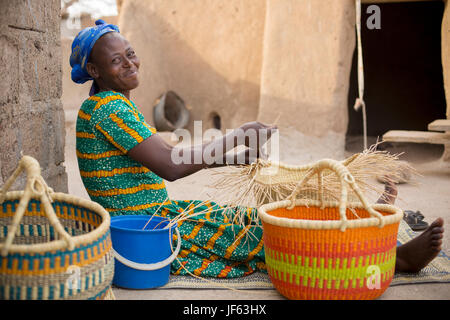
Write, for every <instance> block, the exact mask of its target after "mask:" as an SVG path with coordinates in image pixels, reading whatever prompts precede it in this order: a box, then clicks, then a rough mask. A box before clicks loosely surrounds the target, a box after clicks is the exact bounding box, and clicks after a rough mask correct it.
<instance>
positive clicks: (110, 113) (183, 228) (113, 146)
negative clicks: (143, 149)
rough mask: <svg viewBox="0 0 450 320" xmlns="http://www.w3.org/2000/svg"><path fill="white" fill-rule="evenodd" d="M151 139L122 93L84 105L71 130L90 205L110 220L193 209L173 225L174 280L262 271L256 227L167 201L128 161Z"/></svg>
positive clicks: (158, 183) (157, 181) (216, 211)
mask: <svg viewBox="0 0 450 320" xmlns="http://www.w3.org/2000/svg"><path fill="white" fill-rule="evenodd" d="M155 133H156V129H155V128H153V127H152V126H150V125H149V124H147V123H146V122H145V120H144V117H143V115H142V113H141V112H139V110H138V109H137V107H136V105H135V104H134V103H133V102H132V101H130V100H128V99H127V98H126V97H125V96H124V95H122V94H121V93H118V92H113V91H107V92H100V93H98V94H96V95H93V96H91V97H90V98H89V99H87V100H86V101H84V103H83V104H82V106H81V108H80V111H79V113H78V119H77V125H76V138H77V140H76V141H77V142H76V149H77V150H76V153H77V158H78V166H79V169H80V174H81V178H82V180H83V183H84V186H85V188H86V190H87V192H88V194H89V196H90V198H91V199H92V201H95V202H97V203H99V204H101V205H102V206H103V207H104V208H105V209H106V210H107V211H108V212H109V213H110V215H111V216H116V215H132V214H139V215H142V214H145V215H152V214H154V213H155V212H156V210H158V212H157V215H159V216H165V217H167V218H169V219H173V218H174V217H176V216H177V215H179V214H180V213H181V212H183V211H184V210H187V209H189V208H195V207H196V206H198V207H197V208H195V209H194V210H193V213H194V214H193V216H192V217H190V218H189V219H187V220H184V221H182V222H179V224H178V230H179V231H180V234H181V237H182V242H181V251H180V253H179V255H178V259H176V260H175V261H174V262H173V263H172V266H171V272H172V273H173V274H182V275H183V274H186V273H187V272H186V269H187V270H189V272H192V273H194V274H195V275H199V276H205V277H218V278H233V277H240V276H244V275H247V274H250V273H252V272H254V271H256V270H259V271H265V270H266V266H265V263H264V249H263V241H262V229H261V227H259V226H255V225H251V224H250V223H247V224H244V225H241V224H235V223H232V221H229V219H228V216H230V215H227V214H226V210H230V208H227V207H223V206H220V205H219V204H217V203H214V202H209V203H202V202H201V201H198V200H192V201H187V200H180V201H175V200H172V199H169V196H168V193H167V190H166V187H165V184H164V180H163V179H162V178H161V177H159V176H157V175H156V174H155V173H153V172H151V171H150V170H149V169H147V168H146V167H144V166H143V165H141V164H140V163H138V162H136V161H135V160H133V159H132V158H130V157H129V156H127V152H128V151H129V150H131V149H132V148H133V147H134V146H136V145H137V144H139V143H140V142H142V141H144V140H145V139H147V138H149V137H150V136H151V135H152V134H155ZM240 210H241V212H242V214H243V216H244V217H248V219H245V220H246V221H252V220H253V219H252V217H254V215H256V209H253V208H241V209H240ZM196 213H201V214H199V215H195V214H196ZM248 231H250V232H248ZM244 234H245V235H246V236H243V235H244ZM249 234H251V236H248V235H249ZM149 245H151V244H149ZM181 264H182V265H181Z"/></svg>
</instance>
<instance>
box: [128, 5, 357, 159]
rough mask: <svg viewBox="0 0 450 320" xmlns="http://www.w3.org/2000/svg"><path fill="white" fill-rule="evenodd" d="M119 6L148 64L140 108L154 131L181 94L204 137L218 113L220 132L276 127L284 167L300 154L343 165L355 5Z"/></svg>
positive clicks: (138, 98)
mask: <svg viewBox="0 0 450 320" xmlns="http://www.w3.org/2000/svg"><path fill="white" fill-rule="evenodd" d="M120 2H121V4H120V11H119V26H120V28H121V31H122V33H123V34H124V35H125V37H127V38H128V39H129V40H130V42H131V44H132V45H133V46H135V49H136V52H137V53H138V55H139V56H140V58H141V75H140V80H141V86H140V88H138V89H137V90H135V92H134V95H133V99H135V101H136V102H137V103H138V105H139V107H140V108H141V110H142V111H143V113H144V115H145V117H146V119H147V121H149V122H152V107H153V105H154V101H155V100H156V99H157V98H158V97H159V96H160V95H161V94H162V93H164V92H165V91H167V90H174V91H175V92H177V93H178V94H179V95H180V96H181V97H182V98H183V99H184V100H185V101H186V103H187V104H188V106H189V107H190V108H191V113H192V115H193V117H194V120H203V121H204V126H203V129H207V128H209V127H211V125H212V123H211V118H210V114H211V113H212V112H217V113H218V114H219V115H220V117H221V120H222V128H234V127H237V126H239V125H241V124H242V123H244V122H247V121H253V120H259V121H262V122H266V123H272V122H274V121H275V120H276V119H277V118H279V120H278V121H277V124H278V126H279V127H280V128H281V129H282V130H281V144H282V145H281V157H282V159H286V158H289V153H290V151H291V150H292V149H293V147H294V148H296V149H301V150H304V151H305V152H304V153H303V154H304V155H305V157H304V158H302V159H296V162H304V161H309V160H312V159H317V158H323V157H333V158H343V156H344V142H345V132H346V128H347V121H348V115H347V94H348V85H349V75H350V68H351V59H352V54H353V50H354V48H355V36H354V32H355V31H354V30H355V29H354V19H355V11H354V1H353V0H343V1H334V0H326V1H296V0H283V1H276V0H267V1H243V0H241V1H238V0H233V1H216V2H215V5H214V6H212V5H210V4H209V2H208V0H202V1H182V0H155V1H152V2H141V1H137V0H123V1H120ZM208 4H209V5H208ZM318 17H319V18H318ZM191 128H192V127H191ZM293 144H294V145H295V146H293ZM297 160H298V161H297Z"/></svg>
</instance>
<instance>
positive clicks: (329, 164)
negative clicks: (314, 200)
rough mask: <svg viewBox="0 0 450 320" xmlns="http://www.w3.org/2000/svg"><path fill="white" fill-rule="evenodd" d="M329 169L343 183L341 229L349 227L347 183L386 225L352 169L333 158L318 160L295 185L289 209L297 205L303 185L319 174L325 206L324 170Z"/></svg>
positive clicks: (372, 214) (322, 204) (289, 197)
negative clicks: (359, 185)
mask: <svg viewBox="0 0 450 320" xmlns="http://www.w3.org/2000/svg"><path fill="white" fill-rule="evenodd" d="M325 169H329V170H331V171H333V172H334V173H335V174H336V175H337V177H338V178H339V180H340V184H341V198H340V201H339V215H340V218H341V231H345V229H346V228H347V224H348V221H347V216H346V214H345V212H346V210H347V200H348V192H347V184H348V185H349V186H350V188H351V189H352V190H353V191H354V192H355V193H356V195H357V196H358V198H359V200H360V201H361V203H362V205H363V207H364V208H365V209H366V210H367V211H368V212H369V214H370V215H371V216H374V217H376V218H378V219H379V221H380V224H379V227H380V228H382V227H383V226H384V220H383V216H382V215H381V213H379V212H377V211H376V210H374V209H373V207H372V206H371V205H369V203H368V201H367V199H366V198H365V197H364V195H363V194H362V192H361V190H360V189H359V187H358V185H357V184H356V182H355V178H354V177H353V176H352V174H351V173H350V171H349V170H348V169H347V167H345V166H344V165H343V164H342V163H341V162H339V161H336V160H332V159H323V160H320V161H318V162H316V163H315V164H314V165H313V166H312V167H311V169H310V170H309V171H308V172H307V173H306V175H305V176H304V177H303V179H302V180H300V181H299V182H298V183H297V185H296V186H295V188H294V190H293V191H292V193H291V194H290V195H289V196H288V198H287V200H289V201H291V203H290V205H289V206H288V207H287V208H288V209H293V208H294V206H295V199H296V197H297V195H298V193H299V192H300V189H301V188H302V187H303V185H305V184H306V182H308V180H309V179H311V178H312V176H313V175H315V174H317V176H318V186H319V202H320V204H321V206H322V208H323V207H324V201H323V172H322V171H323V170H325Z"/></svg>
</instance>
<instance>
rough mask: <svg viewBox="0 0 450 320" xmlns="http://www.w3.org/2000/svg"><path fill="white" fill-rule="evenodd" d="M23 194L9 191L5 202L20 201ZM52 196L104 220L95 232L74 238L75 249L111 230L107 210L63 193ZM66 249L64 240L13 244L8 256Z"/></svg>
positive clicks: (1, 244)
mask: <svg viewBox="0 0 450 320" xmlns="http://www.w3.org/2000/svg"><path fill="white" fill-rule="evenodd" d="M23 194H24V191H9V192H7V193H6V196H5V200H20V199H21V197H22V195H23ZM51 196H52V198H53V200H55V201H61V202H66V203H70V204H73V205H77V206H80V207H84V208H86V209H89V210H91V211H94V212H95V213H97V214H99V215H100V216H101V218H102V222H101V223H100V225H99V226H98V227H97V228H95V229H94V230H92V231H90V232H88V233H86V234H82V235H78V236H74V237H72V239H73V241H74V244H75V247H76V246H79V245H85V244H88V243H91V242H93V241H95V240H97V239H99V238H100V237H102V236H103V235H104V234H105V233H106V232H107V231H108V230H109V226H110V223H111V217H110V215H109V213H108V212H107V211H106V209H105V208H103V207H102V206H101V205H99V204H98V203H96V202H93V201H90V200H87V199H83V198H80V197H77V196H73V195H69V194H66V193H61V192H53V193H51ZM31 199H35V200H39V199H38V198H37V197H33V196H32V197H31ZM3 247H4V243H0V250H1V249H2V248H3ZM64 249H68V245H67V242H66V241H65V240H64V239H59V240H54V241H50V242H46V243H37V244H11V246H10V247H9V248H8V255H9V254H11V253H20V254H24V253H42V252H47V251H56V250H64Z"/></svg>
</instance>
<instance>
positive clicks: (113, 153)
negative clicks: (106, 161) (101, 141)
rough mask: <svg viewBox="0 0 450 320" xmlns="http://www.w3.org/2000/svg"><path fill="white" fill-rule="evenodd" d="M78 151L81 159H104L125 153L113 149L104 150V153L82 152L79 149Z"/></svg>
mask: <svg viewBox="0 0 450 320" xmlns="http://www.w3.org/2000/svg"><path fill="white" fill-rule="evenodd" d="M76 152H77V157H78V158H80V159H90V160H98V159H103V158H109V157H112V156H121V155H123V154H124V153H123V152H122V151H120V150H111V151H106V152H102V153H81V152H79V151H78V150H77V151H76Z"/></svg>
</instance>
